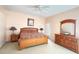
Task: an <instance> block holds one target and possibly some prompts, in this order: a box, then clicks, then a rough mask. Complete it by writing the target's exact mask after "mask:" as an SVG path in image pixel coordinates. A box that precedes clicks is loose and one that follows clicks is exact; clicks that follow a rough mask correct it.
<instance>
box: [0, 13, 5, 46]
mask: <svg viewBox="0 0 79 59" xmlns="http://www.w3.org/2000/svg"><path fill="white" fill-rule="evenodd" d="M4 42H5V19H4V15H3V14H2V13H0V47H1V46H2V45H3V44H4Z"/></svg>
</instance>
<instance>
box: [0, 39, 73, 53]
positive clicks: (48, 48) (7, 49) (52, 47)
mask: <svg viewBox="0 0 79 59" xmlns="http://www.w3.org/2000/svg"><path fill="white" fill-rule="evenodd" d="M0 54H74V52H72V51H70V50H68V49H66V48H63V47H61V46H59V45H57V44H55V43H53V42H51V41H50V40H49V42H48V44H43V45H39V46H34V47H30V48H25V49H23V50H18V44H17V42H14V43H7V44H6V45H4V46H3V47H2V48H0Z"/></svg>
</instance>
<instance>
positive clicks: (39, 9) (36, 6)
mask: <svg viewBox="0 0 79 59" xmlns="http://www.w3.org/2000/svg"><path fill="white" fill-rule="evenodd" d="M31 8H33V9H35V10H37V11H43V10H44V9H47V8H49V6H48V5H32V6H31Z"/></svg>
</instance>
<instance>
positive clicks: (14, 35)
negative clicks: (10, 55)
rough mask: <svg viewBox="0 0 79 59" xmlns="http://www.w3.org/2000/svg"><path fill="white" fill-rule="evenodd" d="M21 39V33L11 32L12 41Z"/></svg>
mask: <svg viewBox="0 0 79 59" xmlns="http://www.w3.org/2000/svg"><path fill="white" fill-rule="evenodd" d="M18 39H19V34H11V42H16V41H18Z"/></svg>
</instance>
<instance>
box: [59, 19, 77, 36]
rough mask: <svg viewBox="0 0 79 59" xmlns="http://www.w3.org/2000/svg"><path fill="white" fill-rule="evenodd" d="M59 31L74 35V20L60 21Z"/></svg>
mask: <svg viewBox="0 0 79 59" xmlns="http://www.w3.org/2000/svg"><path fill="white" fill-rule="evenodd" d="M60 33H61V34H69V35H73V36H75V35H76V20H75V19H66V20H63V21H61V22H60Z"/></svg>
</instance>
